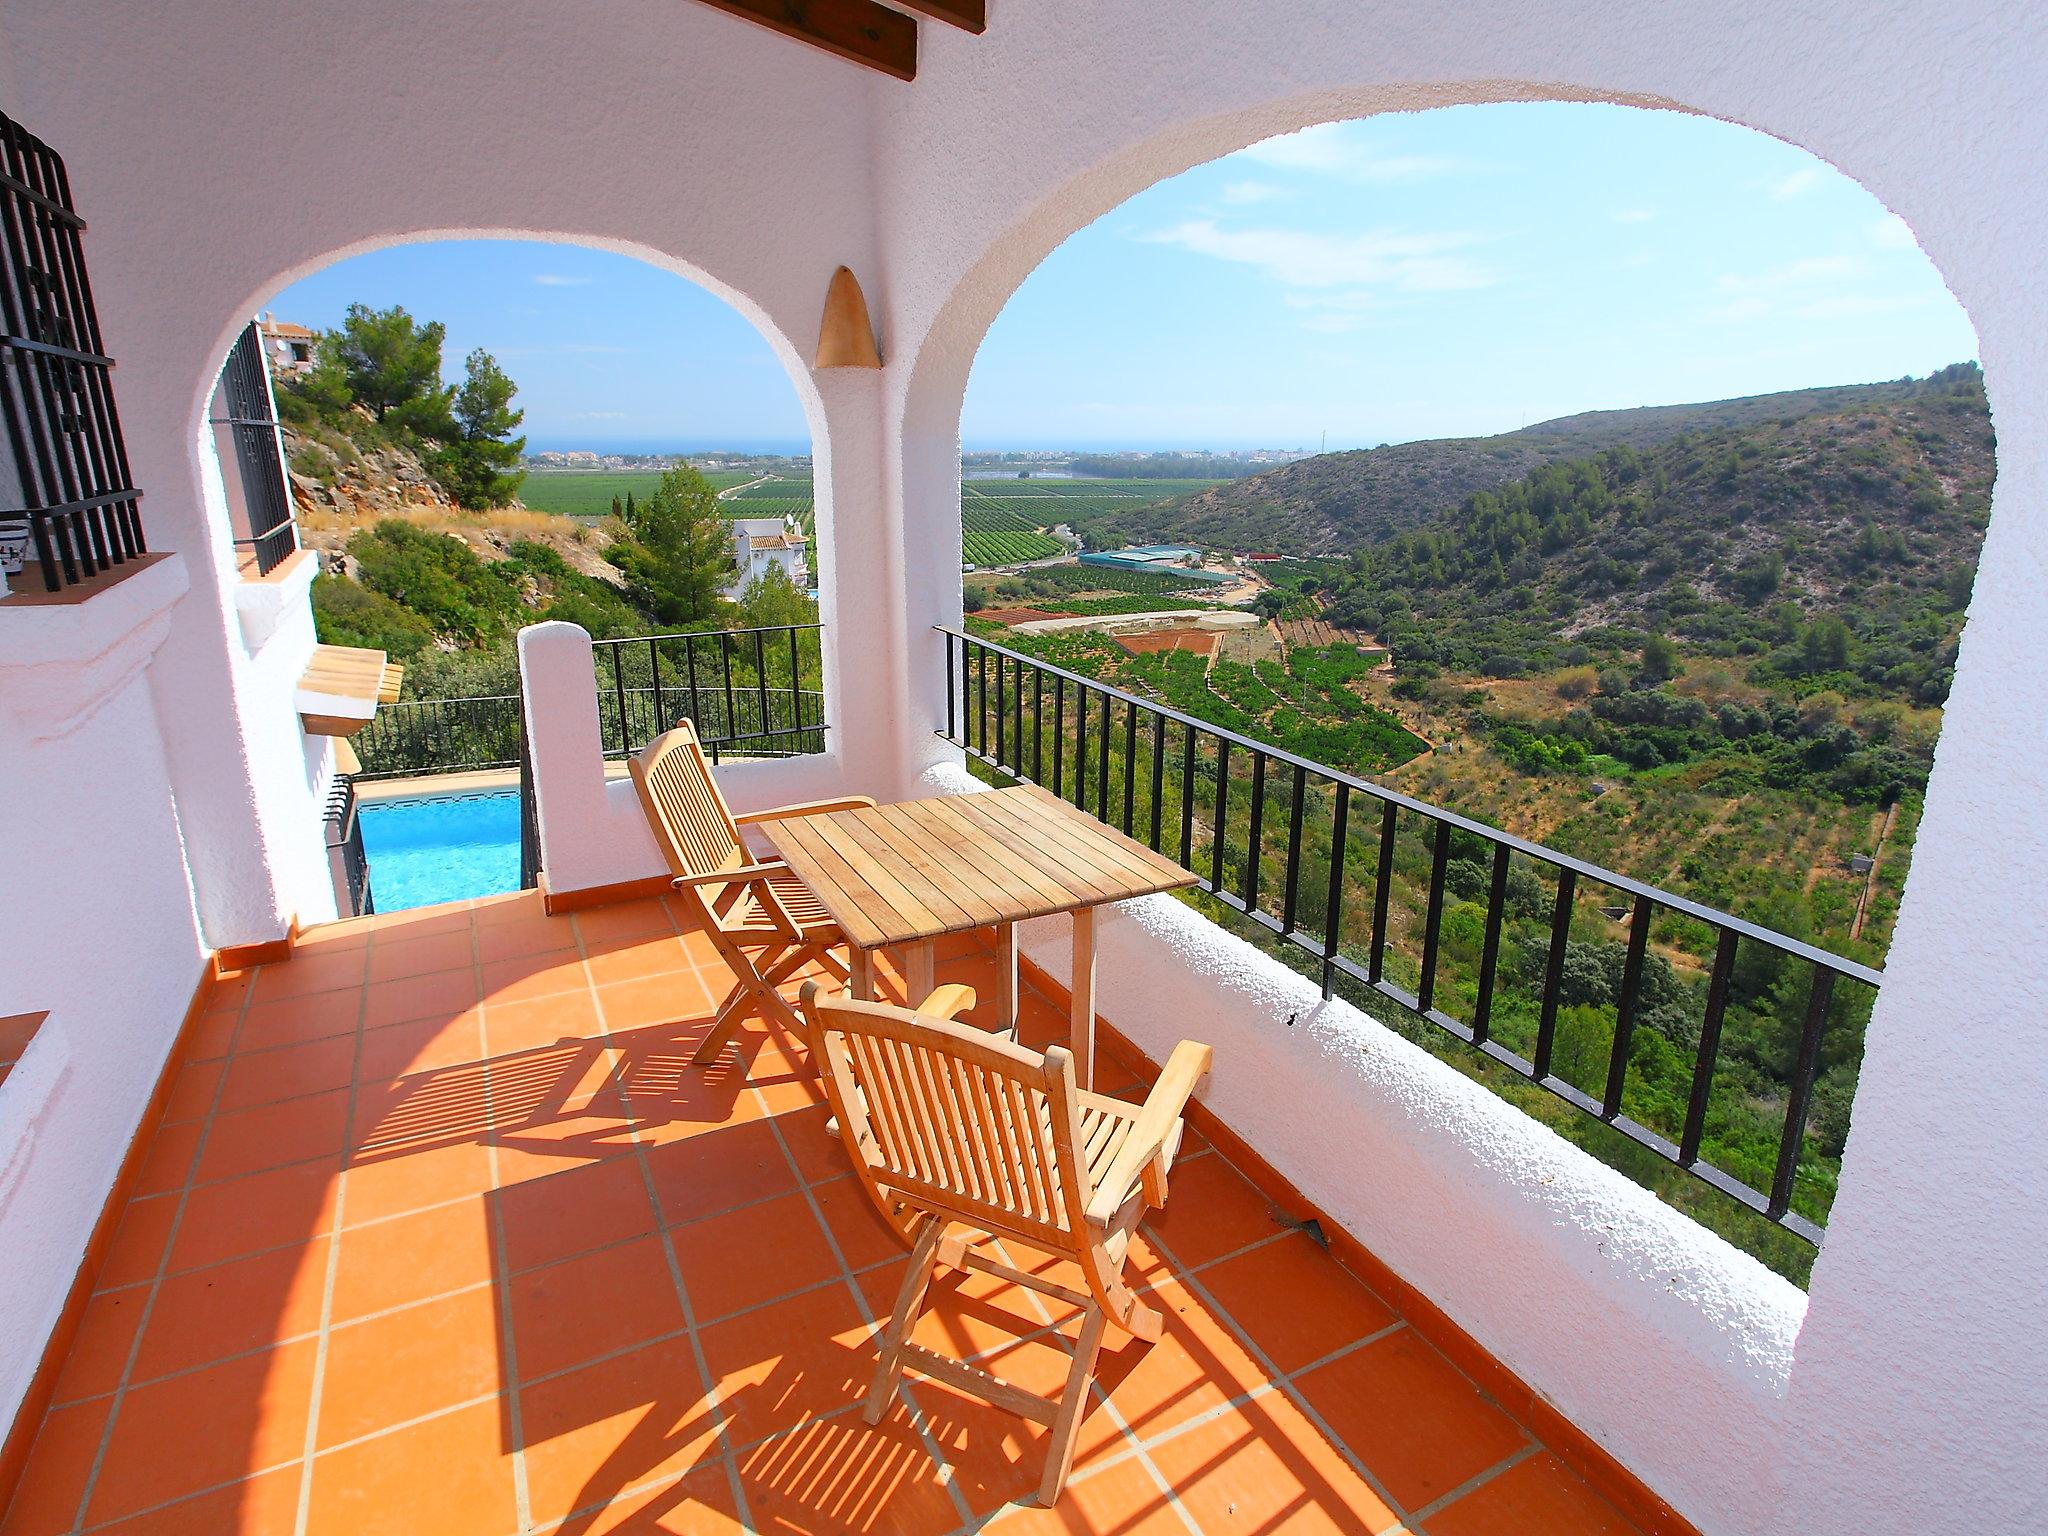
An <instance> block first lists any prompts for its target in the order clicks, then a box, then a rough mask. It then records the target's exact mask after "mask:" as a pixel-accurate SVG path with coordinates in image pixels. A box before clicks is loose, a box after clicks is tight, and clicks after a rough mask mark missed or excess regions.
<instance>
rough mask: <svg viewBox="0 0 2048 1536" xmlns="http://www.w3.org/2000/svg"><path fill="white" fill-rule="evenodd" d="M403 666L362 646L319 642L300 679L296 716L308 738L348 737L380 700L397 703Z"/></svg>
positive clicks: (365, 719) (369, 715)
mask: <svg viewBox="0 0 2048 1536" xmlns="http://www.w3.org/2000/svg"><path fill="white" fill-rule="evenodd" d="M404 682H405V669H404V668H403V667H396V666H393V665H392V664H391V662H390V660H389V659H388V658H387V657H386V656H385V654H384V653H383V652H382V651H375V650H370V649H368V648H366V647H362V646H351V645H321V646H315V647H314V649H313V659H312V660H311V661H309V662H307V663H306V670H305V672H304V673H303V674H301V676H300V678H299V690H298V696H297V701H296V702H297V703H298V706H299V718H300V719H301V720H302V721H304V722H305V726H306V734H307V735H309V736H353V735H355V733H356V732H357V731H360V730H361V729H362V728H363V727H364V726H366V725H368V724H369V723H370V719H371V717H372V716H373V715H375V714H376V713H377V706H378V705H379V704H395V703H397V702H398V691H399V689H400V688H401V687H402V686H403V685H404Z"/></svg>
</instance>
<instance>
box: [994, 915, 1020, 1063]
mask: <svg viewBox="0 0 2048 1536" xmlns="http://www.w3.org/2000/svg"><path fill="white" fill-rule="evenodd" d="M996 1027H997V1028H998V1029H1001V1030H1004V1031H1006V1032H1008V1034H1009V1036H1010V1038H1011V1039H1012V1040H1015V1039H1016V1038H1017V925H1016V924H1015V923H1004V924H1002V925H1001V926H999V927H998V928H997V929H996Z"/></svg>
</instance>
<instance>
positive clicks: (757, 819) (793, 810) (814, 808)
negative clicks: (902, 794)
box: [733, 795, 875, 827]
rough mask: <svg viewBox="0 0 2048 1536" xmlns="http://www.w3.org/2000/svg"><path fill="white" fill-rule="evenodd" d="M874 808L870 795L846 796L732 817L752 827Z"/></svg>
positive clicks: (807, 801) (743, 825) (779, 806)
mask: <svg viewBox="0 0 2048 1536" xmlns="http://www.w3.org/2000/svg"><path fill="white" fill-rule="evenodd" d="M874 808H875V801H874V797H873V796H872V795H847V796H844V797H843V798H841V799H838V800H805V801H803V802H801V803H800V804H797V805H778V806H776V807H775V808H774V809H773V810H767V811H749V812H747V814H746V815H744V816H735V817H733V824H734V825H735V826H741V827H752V826H757V825H759V824H760V823H761V822H764V821H789V820H791V819H793V818H795V817H798V816H826V815H830V814H831V813H832V812H833V811H872V810H873V809H874Z"/></svg>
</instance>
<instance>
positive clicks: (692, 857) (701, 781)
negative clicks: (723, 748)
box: [632, 720, 747, 911]
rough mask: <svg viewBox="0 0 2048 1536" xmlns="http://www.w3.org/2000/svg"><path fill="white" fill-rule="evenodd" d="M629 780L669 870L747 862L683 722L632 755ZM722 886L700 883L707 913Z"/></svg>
mask: <svg viewBox="0 0 2048 1536" xmlns="http://www.w3.org/2000/svg"><path fill="white" fill-rule="evenodd" d="M632 768H633V784H634V787H635V788H637V789H638V790H639V792H640V803H641V805H642V807H643V808H644V809H645V810H646V812H647V815H648V819H649V821H650V822H651V823H652V824H653V826H654V827H655V828H656V830H657V833H658V836H657V838H656V841H658V842H659V843H660V844H661V845H662V849H661V851H662V856H663V857H664V858H666V859H667V860H668V866H669V871H670V873H672V874H677V875H708V874H715V873H716V872H717V871H719V870H721V869H737V868H739V867H740V866H741V865H742V864H745V863H746V862H747V849H746V845H745V844H744V843H743V842H741V841H740V829H739V826H738V824H737V823H735V822H734V821H733V818H732V812H731V810H730V809H728V808H727V806H726V803H725V796H723V795H722V794H720V793H719V792H718V783H717V781H716V780H715V779H713V778H712V776H711V765H710V764H709V763H708V762H706V761H705V759H704V748H703V746H702V745H701V744H700V743H699V742H698V740H697V730H696V727H695V726H694V725H693V724H692V723H691V722H690V721H688V720H685V721H683V722H682V723H681V724H680V725H678V726H677V727H676V728H675V729H674V730H672V731H665V732H663V733H662V734H661V735H659V736H657V737H655V738H654V740H652V741H650V742H649V743H648V744H647V745H646V746H645V747H643V748H641V749H640V751H639V752H638V753H636V754H635V755H634V758H633V763H632ZM726 889H727V887H725V886H704V887H699V888H698V892H699V894H701V897H702V900H703V905H704V906H705V908H706V910H707V911H709V910H710V909H711V908H712V907H713V906H714V905H715V904H716V903H717V901H718V899H719V897H720V896H721V895H722V894H723V893H724V892H725V890H726Z"/></svg>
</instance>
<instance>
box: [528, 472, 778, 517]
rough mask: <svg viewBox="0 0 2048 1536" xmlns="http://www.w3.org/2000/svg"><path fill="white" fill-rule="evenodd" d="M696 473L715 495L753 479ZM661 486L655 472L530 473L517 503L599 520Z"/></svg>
mask: <svg viewBox="0 0 2048 1536" xmlns="http://www.w3.org/2000/svg"><path fill="white" fill-rule="evenodd" d="M699 473H701V474H702V475H703V476H704V480H705V483H706V484H707V485H709V486H710V487H711V488H712V489H713V490H714V491H723V490H728V489H730V488H731V487H733V486H735V485H740V484H743V483H744V482H746V481H747V480H750V479H752V478H753V477H752V476H751V475H747V474H744V473H742V472H740V471H738V470H729V469H720V470H703V471H699ZM660 484H661V471H660V470H658V469H621V470H583V469H529V470H528V471H527V472H526V483H525V484H524V485H523V486H522V487H521V488H520V492H519V499H520V500H521V501H523V502H524V503H526V505H527V506H529V507H531V508H533V509H534V511H536V512H552V513H554V514H555V515H556V516H557V517H580V518H600V517H608V516H610V515H612V511H613V508H612V503H613V502H617V503H619V504H620V506H621V507H623V506H624V504H625V500H626V498H627V497H628V496H631V497H633V498H634V499H635V500H636V501H637V500H638V499H640V498H641V497H645V496H652V495H653V494H654V492H655V489H656V488H657V487H658V486H659V485H660Z"/></svg>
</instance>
